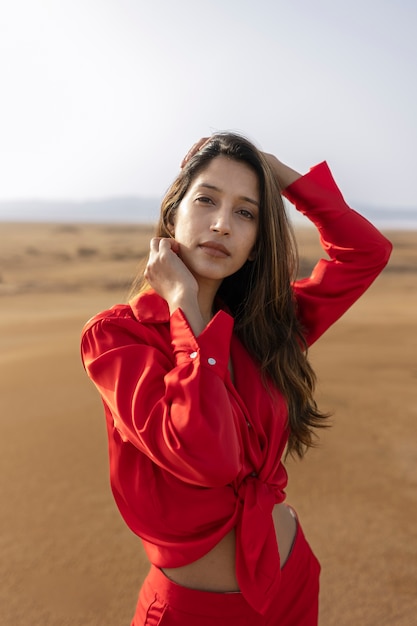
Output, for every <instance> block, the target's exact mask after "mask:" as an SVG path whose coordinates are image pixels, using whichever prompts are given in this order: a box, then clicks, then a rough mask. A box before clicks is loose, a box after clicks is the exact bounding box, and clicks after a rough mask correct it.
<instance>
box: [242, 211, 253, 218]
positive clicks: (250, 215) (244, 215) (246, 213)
mask: <svg viewBox="0 0 417 626" xmlns="http://www.w3.org/2000/svg"><path fill="white" fill-rule="evenodd" d="M239 213H240V214H241V215H243V217H247V218H248V219H251V220H253V214H252V213H251V212H250V211H247V210H246V209H240V211H239Z"/></svg>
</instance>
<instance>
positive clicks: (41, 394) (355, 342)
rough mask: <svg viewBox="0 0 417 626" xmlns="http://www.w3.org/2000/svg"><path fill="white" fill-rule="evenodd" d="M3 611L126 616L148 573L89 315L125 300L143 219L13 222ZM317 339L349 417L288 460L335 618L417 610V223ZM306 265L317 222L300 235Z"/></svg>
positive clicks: (6, 241)
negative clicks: (91, 344) (87, 367)
mask: <svg viewBox="0 0 417 626" xmlns="http://www.w3.org/2000/svg"><path fill="white" fill-rule="evenodd" d="M0 233H1V244H0V347H1V349H0V420H1V432H2V436H1V438H0V469H1V471H0V486H1V491H0V493H1V496H2V500H3V506H2V508H1V515H0V545H1V559H0V580H1V585H0V622H1V624H2V625H4V626H12V625H13V626H29V625H30V626H35V625H36V626H37V625H39V626H41V625H42V626H61V625H62V626H64V625H68V626H69V625H71V626H98V625H100V626H127V625H128V624H129V623H130V618H131V615H132V613H133V610H134V605H135V602H136V597H137V592H138V589H139V586H140V583H141V580H142V579H143V577H144V575H145V573H146V568H147V565H146V560H145V558H144V556H143V553H142V550H141V547H140V542H139V540H138V539H137V538H136V537H134V536H133V535H132V534H131V533H130V531H129V530H127V528H126V527H125V526H124V524H123V522H122V520H121V518H120V517H119V514H118V512H117V510H116V507H115V505H114V503H113V500H112V497H111V494H110V490H109V486H108V468H107V450H106V447H107V444H106V437H105V426H104V419H103V415H102V409H101V404H100V400H99V398H98V395H97V394H96V392H95V390H94V388H93V386H92V385H91V383H90V382H89V381H88V379H87V378H86V376H85V374H84V372H83V370H82V367H81V364H80V360H79V347H78V346H79V334H80V330H81V327H82V325H83V323H84V321H86V320H87V319H88V318H89V317H91V316H92V315H93V314H95V313H96V312H98V311H99V310H101V309H104V308H107V307H108V306H110V305H112V304H114V303H115V302H118V301H123V300H125V299H126V294H127V291H128V287H129V283H130V280H131V278H132V277H133V275H134V274H135V272H136V268H137V259H138V258H139V257H140V255H141V254H143V253H144V251H145V250H146V249H147V241H148V239H149V231H148V230H147V229H146V228H143V227H142V228H141V227H130V226H129V227H126V226H120V227H114V226H97V225H95V226H85V225H68V226H62V225H61V226H60V225H28V224H24V225H13V224H0ZM389 236H390V238H391V239H392V240H393V242H394V245H395V252H394V254H393V258H392V261H391V263H390V266H389V267H388V268H387V270H386V271H385V272H384V274H383V275H382V276H381V277H380V278H379V279H378V280H377V282H376V283H375V284H374V285H373V287H372V288H371V289H370V290H369V291H368V293H367V294H366V295H365V296H364V297H363V298H362V300H361V301H360V302H359V303H357V304H356V305H355V307H354V308H353V309H352V310H351V311H349V312H348V313H347V314H346V316H345V317H344V318H343V320H341V321H340V322H339V323H338V324H337V325H336V326H335V327H334V328H333V329H331V330H330V331H328V333H327V335H326V336H325V337H323V338H322V339H321V340H320V341H319V342H318V344H317V346H315V347H314V349H313V350H312V352H311V358H312V361H313V363H314V365H315V367H316V370H317V373H318V377H319V400H320V404H321V406H322V408H323V409H325V410H330V411H332V412H333V413H334V417H333V418H332V422H333V427H332V429H330V430H328V431H326V432H325V433H324V434H323V435H322V436H321V443H320V447H319V448H318V449H315V450H313V451H311V452H309V454H308V455H307V457H306V459H305V460H304V461H303V462H302V463H299V462H297V463H296V462H290V463H289V464H288V469H289V474H290V486H289V489H288V500H289V501H290V502H291V503H292V504H293V505H294V506H295V507H296V509H297V510H298V512H299V515H300V518H301V520H302V523H303V526H304V529H305V532H306V534H307V536H308V538H309V540H310V543H311V544H312V546H313V548H314V550H315V551H316V553H317V555H318V556H319V558H320V560H321V563H322V568H323V569H322V595H321V619H320V624H321V626H336V625H337V626H348V625H349V626H352V625H354V626H358V625H361V626H384V625H387V626H388V625H390V626H409V625H412V624H417V437H416V435H417V393H416V382H417V360H416V348H417V345H416V344H417V333H416V322H417V280H416V279H417V233H400V232H397V233H390V234H389ZM298 238H299V242H300V251H301V255H302V259H303V264H302V265H303V267H308V265H309V264H311V260H312V259H313V258H317V254H318V251H317V241H316V238H315V235H314V232H312V231H309V230H300V231H299V233H298Z"/></svg>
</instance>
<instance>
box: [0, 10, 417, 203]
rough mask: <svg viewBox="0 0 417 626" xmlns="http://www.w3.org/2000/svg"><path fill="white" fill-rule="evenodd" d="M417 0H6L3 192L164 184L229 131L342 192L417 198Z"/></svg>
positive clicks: (1, 44) (151, 190) (65, 194)
mask: <svg viewBox="0 0 417 626" xmlns="http://www.w3.org/2000/svg"><path fill="white" fill-rule="evenodd" d="M416 33H417V2H416V1H415V0H391V1H388V0H349V2H347V1H346V0H340V1H338V0H314V1H312V0H251V1H250V0H203V1H199V0H175V1H174V0H172V1H171V0H147V1H143V0H10V1H9V2H3V3H2V4H1V8H0V86H1V87H0V88H1V96H0V200H6V199H40V198H41V199H89V198H102V197H106V196H118V195H122V196H126V195H146V196H149V195H162V193H163V192H164V190H165V189H166V188H167V187H168V185H169V183H170V182H171V180H172V179H173V178H174V177H175V175H176V173H177V171H178V167H179V163H180V161H181V158H182V156H183V154H184V153H185V152H186V151H187V149H188V148H189V146H190V145H191V144H192V143H194V141H196V140H197V139H198V138H199V137H201V136H205V135H207V134H210V133H211V132H214V131H216V130H234V131H238V132H241V133H243V134H245V135H246V136H248V137H249V138H250V139H252V140H253V141H254V142H255V143H256V144H257V145H258V146H259V147H261V148H262V149H264V150H266V151H268V152H274V153H275V154H276V155H277V157H278V158H280V159H282V160H284V161H285V162H287V163H289V164H290V165H292V166H293V167H295V168H297V169H300V170H301V171H307V170H308V168H309V166H311V165H313V164H315V163H317V162H319V161H322V160H324V159H326V160H327V161H328V162H329V164H330V166H331V168H332V170H333V172H334V175H335V177H336V180H337V181H338V183H339V184H340V186H341V187H342V190H343V192H344V194H345V196H346V197H347V198H348V199H349V200H350V201H352V202H353V201H354V202H358V203H361V204H365V205H366V204H367V205H371V206H381V207H392V206H398V207H402V208H407V207H417V192H416V171H417V156H416V155H417V121H416V116H417V34H416Z"/></svg>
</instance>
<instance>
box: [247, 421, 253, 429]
mask: <svg viewBox="0 0 417 626" xmlns="http://www.w3.org/2000/svg"><path fill="white" fill-rule="evenodd" d="M246 426H247V427H248V428H252V424H251V423H250V421H249V420H246Z"/></svg>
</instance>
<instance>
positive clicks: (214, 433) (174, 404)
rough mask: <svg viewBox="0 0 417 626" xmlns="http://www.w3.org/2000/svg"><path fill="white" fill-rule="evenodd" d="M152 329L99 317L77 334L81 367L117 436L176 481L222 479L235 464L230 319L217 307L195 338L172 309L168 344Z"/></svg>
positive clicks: (218, 482)
mask: <svg viewBox="0 0 417 626" xmlns="http://www.w3.org/2000/svg"><path fill="white" fill-rule="evenodd" d="M155 328H157V325H156V326H155V325H149V324H146V323H145V324H144V323H141V322H138V321H137V320H136V319H134V318H133V317H128V316H126V317H120V316H119V317H117V316H112V315H111V314H110V315H108V314H107V315H106V316H104V317H100V316H99V317H98V318H97V319H96V320H95V321H93V322H90V323H89V324H87V326H86V328H85V330H84V332H83V336H82V345H81V351H82V358H83V362H84V365H85V368H86V370H87V373H88V375H89V376H90V378H91V379H92V380H93V382H94V384H95V385H96V387H97V388H98V390H99V392H100V394H101V397H102V399H103V401H104V403H105V405H107V407H108V409H109V410H110V412H111V414H112V417H113V421H114V426H115V428H116V430H117V432H118V433H119V436H120V437H121V439H122V440H123V441H129V442H130V443H131V444H133V445H134V446H136V447H137V448H138V449H139V450H140V451H142V452H143V453H144V454H146V455H147V456H148V457H149V458H150V459H151V460H152V461H153V462H155V463H156V464H157V465H159V466H160V467H162V468H164V469H166V470H168V471H169V472H171V473H172V474H174V475H175V476H177V477H178V478H180V479H181V480H184V481H186V482H189V483H192V484H196V485H201V486H205V487H218V486H223V485H226V484H228V483H230V482H231V481H232V480H233V479H234V478H235V477H236V475H237V474H238V472H239V470H240V467H241V459H240V443H239V437H238V432H237V429H236V424H235V419H234V414H233V411H232V409H231V406H230V402H229V400H228V394H227V390H226V386H225V377H226V373H227V368H228V359H229V351H230V340H231V334H232V330H233V319H232V318H231V317H230V316H229V315H228V314H227V313H225V312H224V311H220V312H218V313H217V314H216V316H215V317H214V318H213V319H212V320H211V322H210V323H209V324H208V326H207V327H206V328H205V329H204V331H203V332H202V333H201V334H200V335H199V336H198V337H195V336H194V334H193V332H192V330H191V328H190V326H189V324H188V322H187V319H186V318H185V316H184V315H183V313H182V311H181V310H180V309H178V310H177V311H175V312H174V314H173V315H172V316H171V318H170V334H171V345H172V347H171V345H169V339H168V340H167V338H166V336H165V337H163V335H162V334H161V333H160V332H158V329H157V330H155Z"/></svg>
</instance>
